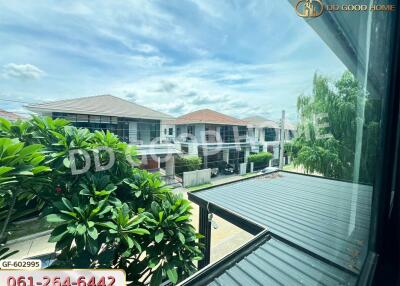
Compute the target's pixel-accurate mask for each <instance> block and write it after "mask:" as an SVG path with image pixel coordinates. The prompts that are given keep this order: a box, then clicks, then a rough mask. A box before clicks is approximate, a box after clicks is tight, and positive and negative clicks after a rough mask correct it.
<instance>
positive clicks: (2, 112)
mask: <svg viewBox="0 0 400 286" xmlns="http://www.w3.org/2000/svg"><path fill="white" fill-rule="evenodd" d="M0 117H2V118H4V119H7V120H8V121H16V120H18V119H24V117H22V116H20V115H18V114H15V113H14V112H10V111H6V110H4V109H0Z"/></svg>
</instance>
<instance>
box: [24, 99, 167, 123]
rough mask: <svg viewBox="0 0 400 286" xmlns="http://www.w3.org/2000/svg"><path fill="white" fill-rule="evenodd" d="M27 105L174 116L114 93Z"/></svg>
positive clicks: (69, 110) (53, 109) (131, 115)
mask: <svg viewBox="0 0 400 286" xmlns="http://www.w3.org/2000/svg"><path fill="white" fill-rule="evenodd" d="M26 107H27V108H28V109H29V110H31V111H34V112H65V113H78V114H94V115H105V116H118V117H128V118H144V119H157V120H165V119H167V120H168V119H172V118H173V117H172V116H170V115H168V114H165V113H162V112H159V111H155V110H153V109H150V108H147V107H144V106H142V105H139V104H136V103H134V102H131V101H128V100H125V99H122V98H119V97H116V96H112V95H97V96H90V97H80V98H74V99H67V100H59V101H51V102H46V103H39V104H31V105H28V106H26Z"/></svg>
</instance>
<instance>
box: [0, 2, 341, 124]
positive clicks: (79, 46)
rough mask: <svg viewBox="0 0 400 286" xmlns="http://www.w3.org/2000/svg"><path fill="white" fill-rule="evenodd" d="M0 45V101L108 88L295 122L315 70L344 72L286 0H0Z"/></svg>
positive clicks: (161, 106) (182, 109) (142, 99)
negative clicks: (284, 115)
mask: <svg viewBox="0 0 400 286" xmlns="http://www.w3.org/2000/svg"><path fill="white" fill-rule="evenodd" d="M0 42H1V51H0V99H7V100H15V101H21V102H41V101H47V100H57V99H67V98H74V97H81V96H91V95H98V94H113V95H116V96H120V97H123V98H126V99H129V100H133V101H135V102H137V103H139V104H143V105H146V106H148V107H151V108H154V109H157V110H160V111H163V112H166V113H170V114H171V115H175V116H176V115H182V114H184V113H187V112H190V111H193V110H196V109H200V108H211V109H214V110H217V111H220V112H224V113H227V114H230V115H233V116H237V117H245V116H250V115H262V116H265V117H269V118H272V119H276V118H279V116H280V112H281V110H282V109H285V110H286V111H287V114H288V117H289V118H290V120H292V121H295V120H296V98H297V96H298V95H299V94H301V93H304V92H305V93H307V92H310V90H311V87H312V77H313V74H314V72H315V71H318V72H321V73H323V74H326V75H327V76H329V77H332V78H336V77H338V76H339V75H340V74H341V73H342V72H343V71H344V70H345V67H344V66H343V64H342V63H341V62H340V61H339V60H338V59H337V57H336V56H335V55H334V54H333V53H332V52H331V51H330V49H329V48H328V47H327V46H326V45H325V44H324V43H323V42H322V40H320V39H319V37H318V36H317V35H316V33H315V32H314V31H313V30H312V29H311V28H310V27H309V26H308V25H307V24H306V22H305V21H304V20H303V19H301V18H299V17H298V16H297V15H296V14H295V12H294V9H293V7H292V6H290V5H289V2H288V1H285V0H254V1H252V0H242V1H235V0H209V1H208V0H207V1H205V0H193V1H189V0H187V1H186V0H168V1H165V0H160V1H149V0H134V1H133V0H132V1H127V0H121V1H119V0H113V1H100V0H99V1H70V0H68V1H64V0H57V1H40V0H39V1H2V3H1V4H0ZM0 108H3V109H8V110H13V111H16V112H19V113H24V112H26V110H24V109H23V107H22V103H17V102H14V103H12V102H8V101H0Z"/></svg>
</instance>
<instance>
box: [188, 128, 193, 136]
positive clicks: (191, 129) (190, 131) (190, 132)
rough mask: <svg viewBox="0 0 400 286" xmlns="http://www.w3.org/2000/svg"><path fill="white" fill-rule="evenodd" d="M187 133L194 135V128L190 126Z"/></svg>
mask: <svg viewBox="0 0 400 286" xmlns="http://www.w3.org/2000/svg"><path fill="white" fill-rule="evenodd" d="M187 133H188V134H192V135H194V126H188V127H187Z"/></svg>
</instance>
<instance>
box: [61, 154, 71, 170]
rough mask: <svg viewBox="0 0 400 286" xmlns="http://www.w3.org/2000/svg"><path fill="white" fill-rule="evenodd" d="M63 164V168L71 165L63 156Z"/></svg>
mask: <svg viewBox="0 0 400 286" xmlns="http://www.w3.org/2000/svg"><path fill="white" fill-rule="evenodd" d="M63 164H64V166H65V168H68V169H69V168H70V167H71V162H70V161H69V158H68V157H66V158H64V160H63Z"/></svg>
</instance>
